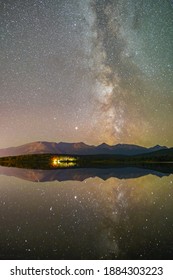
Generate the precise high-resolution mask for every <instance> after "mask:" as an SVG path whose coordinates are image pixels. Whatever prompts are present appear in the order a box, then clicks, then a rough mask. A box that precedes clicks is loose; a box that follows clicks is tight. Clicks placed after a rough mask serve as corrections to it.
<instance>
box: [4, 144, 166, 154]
mask: <svg viewBox="0 0 173 280" xmlns="http://www.w3.org/2000/svg"><path fill="white" fill-rule="evenodd" d="M163 149H164V150H165V149H168V148H167V147H165V146H159V145H157V146H154V147H151V148H146V147H141V146H138V145H130V144H117V145H113V146H110V145H108V144H106V143H102V144H100V145H98V146H94V145H87V144H85V143H83V142H79V143H66V142H59V143H56V142H45V141H38V142H32V143H28V144H25V145H22V146H18V147H10V148H6V149H0V157H4V156H17V155H26V154H64V155H65V154H72V155H98V154H101V155H105V154H107V155H140V154H146V153H151V152H155V151H159V150H163Z"/></svg>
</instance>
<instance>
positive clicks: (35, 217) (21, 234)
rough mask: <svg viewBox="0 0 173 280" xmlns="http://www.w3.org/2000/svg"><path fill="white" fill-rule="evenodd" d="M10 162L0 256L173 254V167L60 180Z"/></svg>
mask: <svg viewBox="0 0 173 280" xmlns="http://www.w3.org/2000/svg"><path fill="white" fill-rule="evenodd" d="M8 170H9V174H8V175H9V176H7V173H8V172H7V170H6V171H4V170H3V167H2V168H1V174H5V173H6V176H4V175H1V176H0V197H1V200H0V213H1V214H0V224H1V234H0V258H1V259H13V258H14V259H172V257H173V239H172V236H173V216H172V212H173V175H169V176H168V174H167V176H164V177H158V176H155V175H154V176H153V175H151V174H150V175H147V176H143V177H138V178H133V179H132V178H131V179H118V178H109V179H107V180H106V181H104V180H102V179H101V178H88V179H83V181H82V182H80V181H77V180H74V179H75V178H74V177H73V181H72V180H70V181H62V182H58V181H54V175H52V176H53V177H52V179H53V180H52V181H51V180H50V176H49V175H50V174H47V173H44V177H42V174H43V173H39V171H38V173H35V172H36V171H35V170H34V171H33V170H26V171H27V172H26V173H23V174H22V169H19V170H20V172H19V173H18V176H17V177H18V178H16V177H14V176H15V174H16V172H17V169H12V168H11V169H8ZM12 170H13V172H14V173H10V172H12ZM19 170H18V171H19ZM56 171H57V170H55V172H56ZM59 171H62V170H59ZM69 171H70V169H68V170H67V172H69ZM28 172H30V173H28ZM40 172H41V171H40ZM49 172H50V171H49ZM51 172H53V171H51ZM11 175H12V176H11ZM19 175H20V176H19ZM26 176H28V177H26ZM34 176H36V177H34ZM37 176H40V177H37ZM46 176H47V177H46ZM63 176H64V175H63ZM75 176H76V177H77V179H78V176H77V175H75ZM19 177H21V178H22V177H23V179H26V178H28V179H27V180H21V179H20V178H19ZM41 179H43V181H44V182H38V181H39V180H41ZM29 180H31V181H29ZM48 180H50V181H48Z"/></svg>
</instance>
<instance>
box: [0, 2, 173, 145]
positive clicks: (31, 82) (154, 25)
mask: <svg viewBox="0 0 173 280" xmlns="http://www.w3.org/2000/svg"><path fill="white" fill-rule="evenodd" d="M0 20H1V32H0V36H1V58H0V59H1V63H0V75H1V82H0V85H1V86H0V130H1V139H0V146H1V147H7V146H12V145H20V144H23V143H26V142H32V141H36V140H45V141H56V142H59V141H66V142H79V141H83V142H86V143H88V144H99V143H102V142H107V143H109V144H113V143H115V144H116V143H119V142H121V143H122V142H123V143H135V144H139V145H145V146H152V145H155V144H161V145H167V146H171V145H172V144H173V142H172V140H173V136H172V129H173V122H172V119H173V90H172V89H173V6H172V1H169V0H165V1H163V0H162V1H161V0H160V1H158V0H153V1H149V0H145V1H143V0H138V1H137V0H128V1H125V0H121V1H118V0H107V1H106V0H105V1H104V0H86V1H84V0H81V1H74V0H72V1H70V0H64V1H61V0H59V1H58V0H47V1H46V0H30V1H29V0H26V1H22V0H13V1H12V0H11V1H10V0H9V1H5V0H2V1H1V3H0Z"/></svg>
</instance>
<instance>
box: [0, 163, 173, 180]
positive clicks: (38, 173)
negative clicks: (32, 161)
mask: <svg viewBox="0 0 173 280" xmlns="http://www.w3.org/2000/svg"><path fill="white" fill-rule="evenodd" d="M0 174H1V175H7V176H14V177H17V178H20V179H24V180H27V181H33V182H47V181H68V180H75V181H83V180H85V179H87V178H94V177H99V178H101V179H103V180H107V179H109V178H111V177H115V178H119V179H130V178H138V177H141V176H146V175H149V174H152V175H156V176H159V177H163V176H168V175H170V174H173V165H172V164H150V165H149V166H141V167H140V166H133V167H132V166H131V167H128V166H127V167H122V166H120V167H112V168H68V169H54V170H36V169H22V168H14V167H3V166H1V167H0Z"/></svg>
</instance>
